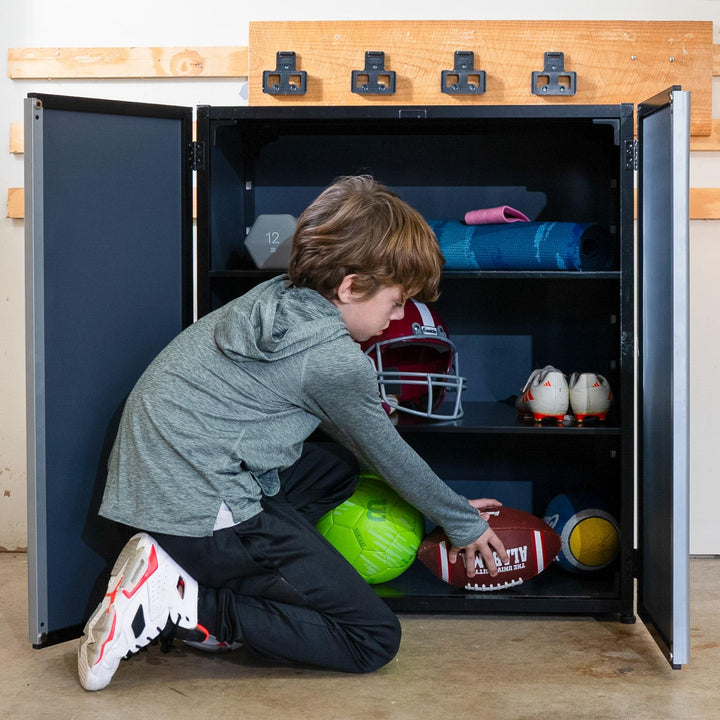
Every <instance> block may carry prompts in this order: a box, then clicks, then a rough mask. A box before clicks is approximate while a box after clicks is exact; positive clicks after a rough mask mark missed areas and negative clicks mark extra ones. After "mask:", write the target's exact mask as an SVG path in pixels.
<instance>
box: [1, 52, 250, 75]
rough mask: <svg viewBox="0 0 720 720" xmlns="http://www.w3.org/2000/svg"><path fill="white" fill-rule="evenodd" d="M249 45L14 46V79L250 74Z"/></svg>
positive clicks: (10, 68)
mask: <svg viewBox="0 0 720 720" xmlns="http://www.w3.org/2000/svg"><path fill="white" fill-rule="evenodd" d="M247 72H248V50H247V47H191V48H187V47H186V48H183V47H108V48H10V49H9V50H8V77H10V78H11V79H13V80H21V79H22V80H24V79H32V78H49V79H61V78H62V79H75V78H95V79H99V78H189V77H204V78H210V77H247Z"/></svg>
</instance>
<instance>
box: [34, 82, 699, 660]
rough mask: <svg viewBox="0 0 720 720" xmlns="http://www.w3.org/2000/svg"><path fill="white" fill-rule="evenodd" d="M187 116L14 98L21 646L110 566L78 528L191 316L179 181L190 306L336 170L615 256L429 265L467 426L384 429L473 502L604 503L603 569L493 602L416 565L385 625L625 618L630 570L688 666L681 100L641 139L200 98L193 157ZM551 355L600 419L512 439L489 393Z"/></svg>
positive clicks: (560, 126)
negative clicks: (610, 532) (114, 450)
mask: <svg viewBox="0 0 720 720" xmlns="http://www.w3.org/2000/svg"><path fill="white" fill-rule="evenodd" d="M189 119H190V111H189V110H187V109H183V108H163V107H160V106H147V105H136V104H127V103H116V102H107V101H88V100H81V99H77V98H61V97H57V96H32V97H30V98H29V99H28V101H27V115H26V122H27V130H26V133H27V134H26V136H27V137H28V138H30V139H31V141H30V143H29V145H30V149H31V151H30V153H28V158H27V163H28V173H29V174H28V179H27V183H26V188H27V189H28V190H29V192H28V191H26V192H28V208H27V212H26V218H28V221H27V225H28V248H29V251H30V257H29V263H28V323H29V324H28V328H29V332H28V342H29V353H28V358H29V378H30V388H29V408H30V413H29V450H30V453H29V455H30V460H29V483H30V526H31V538H30V561H31V588H30V602H31V619H30V639H31V642H32V643H33V644H35V645H43V644H46V643H49V642H53V641H57V640H59V639H65V638H67V637H70V636H72V635H73V634H75V635H76V634H79V632H80V630H81V625H82V622H83V619H84V612H85V606H86V605H87V603H88V597H89V596H90V594H91V589H92V586H93V584H94V583H95V582H96V580H98V578H99V577H101V574H102V570H103V568H104V566H105V564H106V563H107V562H111V558H108V557H103V555H108V554H109V553H108V552H104V551H103V543H105V545H107V541H106V533H107V532H108V529H107V527H106V526H105V525H104V523H103V522H102V521H101V520H98V519H96V518H95V516H94V513H95V511H96V509H97V505H98V503H99V493H100V492H101V490H102V481H103V468H104V460H105V457H106V454H107V451H108V443H110V442H111V441H112V433H113V421H114V420H115V421H116V418H114V415H115V414H116V412H117V410H118V408H119V406H120V405H121V403H122V399H123V397H124V396H125V394H126V393H127V392H129V390H130V389H131V387H132V385H133V383H134V381H135V379H136V378H137V377H138V376H139V374H140V372H142V370H143V369H144V367H145V365H146V364H147V363H148V362H149V361H150V360H151V359H152V357H153V356H154V355H155V353H156V352H157V351H158V350H159V349H160V347H162V346H163V345H164V344H165V342H166V341H167V340H168V339H169V338H170V337H171V336H172V335H174V334H175V333H176V332H177V331H178V330H179V329H180V328H181V327H182V326H183V325H185V324H187V323H188V322H189V321H190V317H189V315H188V309H187V308H188V304H189V302H190V301H189V294H188V293H189V288H190V287H191V283H190V279H191V276H190V270H189V268H190V267H191V263H190V255H191V247H190V243H189V241H188V238H189V230H188V228H189V227H190V217H189V201H188V200H189V191H188V188H189V182H190V179H189V178H190V176H191V172H192V171H193V169H195V170H197V197H198V202H197V255H196V257H197V275H196V302H197V313H198V315H203V314H205V313H207V312H209V311H210V310H212V309H214V308H216V307H219V306H220V305H221V304H223V303H225V302H227V301H228V300H230V299H232V298H233V297H236V296H237V295H239V294H241V293H243V292H244V291H246V290H247V289H249V288H250V287H252V286H253V285H255V284H256V283H258V282H260V281H262V280H264V279H266V278H267V277H269V276H270V275H271V274H272V271H261V270H258V269H256V268H255V267H254V265H253V264H252V262H251V260H250V259H249V257H248V256H247V254H246V252H245V250H244V245H243V240H244V237H245V234H246V232H247V231H248V230H249V228H250V227H251V226H252V224H253V222H254V221H255V219H256V218H257V217H258V216H259V215H261V214H272V213H281V214H292V215H296V216H297V215H299V214H300V213H301V212H302V210H303V209H304V208H305V207H306V206H307V205H308V203H309V202H311V201H312V200H313V199H314V198H315V197H316V196H317V194H318V193H319V192H320V191H321V190H322V188H324V187H325V186H326V185H327V184H328V183H329V182H330V181H331V180H332V179H333V178H334V177H336V176H339V175H344V174H356V173H363V172H367V173H370V174H373V175H374V176H375V177H377V178H378V179H379V180H381V181H382V182H384V183H385V184H387V185H389V186H391V187H392V188H394V189H395V190H396V191H397V192H398V193H399V194H400V195H401V196H402V197H403V198H405V199H406V200H407V201H408V202H410V203H411V204H413V205H414V206H415V207H416V208H417V209H418V210H420V212H422V213H423V214H424V216H425V217H426V218H428V219H462V217H463V216H464V213H465V212H466V211H467V210H470V209H474V208H480V207H491V206H495V205H499V204H508V205H511V206H514V207H518V208H519V209H522V210H523V211H524V212H526V214H529V215H530V216H531V219H536V220H547V221H566V222H597V223H599V224H601V225H603V226H605V227H606V228H607V229H609V230H610V232H611V234H612V238H613V244H614V251H615V253H614V262H613V264H612V265H611V266H610V267H609V268H607V269H603V270H592V271H590V270H580V271H565V270H563V271H559V270H542V271H527V270H516V271H512V270H504V271H446V272H445V273H444V274H443V279H442V296H441V299H440V301H439V303H438V307H439V309H440V311H441V314H442V315H443V316H444V318H445V320H446V322H447V325H448V328H449V331H450V334H451V337H452V338H453V339H454V340H455V342H456V343H457V344H458V346H459V348H460V352H461V361H460V372H461V374H463V375H465V376H466V377H467V378H468V391H467V393H466V395H465V400H464V405H465V415H464V417H463V418H462V419H461V420H458V421H454V422H447V423H418V422H407V421H404V420H402V419H401V420H400V421H399V423H398V425H397V430H398V432H400V433H402V434H403V435H404V436H405V438H406V439H407V441H408V442H409V443H410V444H412V445H413V446H414V447H416V448H417V450H418V452H420V454H421V455H423V456H424V457H425V459H426V460H427V461H428V462H429V463H430V464H431V465H432V466H433V467H434V468H435V469H436V471H437V472H438V474H440V476H441V477H443V479H445V481H446V482H448V483H450V484H451V485H453V487H456V488H457V489H458V490H459V491H460V492H462V493H463V494H465V495H468V496H471V497H473V496H474V497H477V496H496V497H499V498H500V499H501V500H503V501H504V502H505V503H506V504H510V505H516V506H518V507H523V508H524V509H527V510H530V511H531V512H533V513H534V514H536V515H542V514H543V511H544V507H545V505H546V504H547V502H548V500H549V499H550V498H551V497H552V496H553V495H555V494H557V493H559V492H567V491H570V490H594V491H600V492H602V493H603V494H604V495H605V496H606V497H608V498H609V499H610V500H611V502H612V503H613V504H614V508H615V512H616V514H617V517H618V520H619V523H620V528H621V537H620V554H619V558H618V560H617V561H616V563H615V564H614V565H613V566H611V568H609V569H608V570H605V571H603V572H600V573H597V574H594V575H587V576H582V575H570V574H568V573H565V572H563V571H562V570H560V569H558V568H556V567H552V566H551V567H550V568H548V569H547V570H546V571H545V572H543V573H542V574H541V575H540V576H539V577H538V578H536V579H534V580H533V581H531V582H529V583H526V584H525V585H522V586H520V587H519V588H513V589H512V590H509V591H505V592H496V593H472V592H465V591H461V590H457V589H454V588H451V587H449V586H446V585H444V584H442V583H441V582H440V581H438V580H436V579H435V578H433V577H432V576H430V575H429V573H427V572H426V571H425V570H424V568H422V567H420V566H419V564H418V563H416V564H415V565H414V566H413V567H412V568H411V569H410V570H409V571H408V572H406V573H405V574H403V575H402V576H401V577H399V578H398V579H396V580H395V581H392V582H391V583H387V584H386V585H384V586H378V588H377V589H378V592H379V593H380V594H381V595H382V596H383V597H385V599H386V601H387V602H388V603H389V604H390V605H391V606H392V607H394V608H395V609H397V610H399V611H423V612H441V611H449V612H530V613H584V614H606V613H611V614H615V615H617V616H618V617H619V618H620V619H622V620H623V621H626V622H632V621H634V618H635V615H634V613H635V590H634V579H635V577H636V576H637V577H638V579H639V583H638V587H639V590H638V611H639V613H640V615H641V617H642V618H643V620H645V622H646V623H647V624H648V626H649V627H650V629H651V631H652V632H653V633H654V634H655V636H656V638H657V639H658V642H659V644H660V645H661V647H662V648H663V650H664V652H665V653H666V655H667V656H668V658H669V660H670V662H671V663H672V664H673V665H675V666H680V665H682V664H684V663H685V662H687V660H688V636H689V628H688V621H687V606H688V598H687V573H688V568H687V553H688V548H687V392H686V390H687V157H688V127H689V95H688V93H684V92H682V91H680V90H679V89H678V88H674V89H672V90H669V91H666V92H665V93H663V94H661V95H659V96H658V97H657V98H654V99H653V100H651V101H649V102H648V103H646V104H645V105H643V106H641V107H640V108H639V109H638V114H637V123H638V130H639V134H638V137H639V142H638V143H636V142H635V140H634V123H635V121H636V117H635V115H634V112H633V106H632V105H624V104H623V105H613V106H562V105H559V106H558V105H552V106H547V107H537V106H533V107H515V106H500V107H498V106H496V107H491V106H473V107H427V108H426V107H389V106H384V107H376V106H372V107H331V108H329V107H293V108H290V107H286V108H283V107H278V108H259V107H256V108H248V107H208V106H201V107H199V108H198V110H197V138H198V140H197V142H196V143H191V142H190V139H189V134H188V128H189ZM135 126H137V130H136V129H135ZM106 141H109V142H110V145H111V147H110V149H101V148H103V147H104V144H105V142H106ZM175 143H177V144H175ZM166 145H167V146H170V145H172V146H173V147H172V149H171V148H170V147H166ZM638 148H639V149H638ZM76 156H79V157H80V158H81V159H82V160H83V164H82V165H80V166H78V165H77V164H75V161H74V158H75V157H76ZM128 158H130V160H128ZM638 165H639V167H637V168H636V166H638ZM636 169H637V170H638V171H639V172H637V173H636ZM636 175H637V176H638V177H639V179H640V183H639V185H640V192H639V196H638V197H639V202H640V206H639V207H640V212H639V216H638V225H639V227H640V230H641V242H640V243H639V244H638V247H637V252H636V245H635V241H634V237H635V233H634V227H633V225H634V223H633V221H634V214H633V203H634V180H635V177H636ZM648 180H649V181H650V182H648ZM106 210H107V211H108V212H109V214H108V215H107V220H104V219H103V218H104V217H105V211H106ZM88 218H92V222H88ZM108 229H111V230H112V232H106V231H107V230H108ZM275 272H277V271H275ZM181 278H182V279H181ZM183 308H184V309H183ZM636 317H637V318H638V321H637V322H636ZM78 337H79V338H81V340H80V341H78ZM638 339H640V340H641V342H638ZM638 358H639V362H638ZM545 364H552V365H555V366H556V367H559V368H560V369H562V370H564V371H565V372H567V373H571V372H573V371H576V370H577V371H592V372H600V373H602V374H604V375H606V376H607V377H608V378H609V380H610V383H611V385H612V388H613V393H614V395H615V404H614V406H613V409H612V413H611V415H610V417H609V418H608V421H607V422H606V423H602V424H596V425H587V426H585V427H579V426H577V425H570V426H561V427H549V426H540V427H536V426H533V425H526V424H523V423H520V422H518V421H517V418H516V411H515V410H514V407H513V406H512V404H511V403H509V402H506V400H507V398H508V396H510V395H512V394H513V393H517V392H518V390H519V389H520V386H521V385H522V383H523V382H524V381H525V379H526V378H527V376H528V375H529V373H530V371H531V370H532V369H534V368H536V367H542V366H543V365H545ZM670 378H673V380H672V382H671V381H670ZM669 388H670V389H669ZM636 408H637V409H638V412H637V417H638V418H639V425H637V426H636V420H635V418H636ZM636 437H637V438H638V442H637V443H636V440H635V438H636ZM636 453H637V455H638V456H641V458H642V459H641V461H640V463H639V465H640V469H641V475H640V482H639V483H638V487H639V490H638V491H637V492H636V483H635V477H636ZM636 500H637V501H638V502H639V505H638V507H639V512H638V518H637V519H636V517H635V505H636ZM636 531H637V536H638V539H639V540H638V544H637V547H636V541H635V536H636ZM104 538H105V540H104ZM59 563H62V566H63V568H64V569H63V571H62V572H58V571H57V569H56V568H57V567H58V565H59ZM99 582H100V584H101V581H99Z"/></svg>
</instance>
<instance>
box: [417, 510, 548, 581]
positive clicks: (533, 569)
mask: <svg viewBox="0 0 720 720" xmlns="http://www.w3.org/2000/svg"><path fill="white" fill-rule="evenodd" d="M488 512H489V514H490V519H489V521H488V522H489V524H490V527H491V528H492V529H493V530H494V531H495V533H496V535H497V536H498V538H500V541H501V542H502V543H503V545H504V546H505V550H507V554H508V562H507V563H505V564H503V563H502V562H501V560H500V558H499V557H498V556H497V554H496V555H495V564H496V565H497V569H498V574H497V575H496V576H495V577H490V575H489V574H488V571H487V569H486V568H485V566H484V565H483V562H482V559H481V558H480V557H479V556H478V557H477V558H476V559H475V569H476V574H475V576H474V577H472V578H470V577H468V576H467V573H466V570H465V556H464V554H463V553H461V554H460V555H458V559H457V561H456V562H455V563H454V564H453V563H451V562H450V560H449V558H448V554H449V551H450V548H451V547H452V543H451V542H450V540H448V537H447V535H445V533H444V532H443V530H442V529H441V528H436V529H435V530H433V531H432V532H431V533H430V534H429V535H427V536H426V537H425V538H424V539H423V541H422V543H421V544H420V547H419V548H418V554H417V556H418V559H419V560H420V562H422V564H423V565H425V566H426V567H427V568H428V569H429V570H430V571H431V572H432V573H433V574H434V575H436V576H437V577H439V578H440V579H441V580H444V581H445V582H446V583H449V584H450V585H455V586H456V587H461V588H464V589H465V590H474V591H478V592H487V591H492V590H507V589H508V588H511V587H515V586H516V585H520V584H521V583H523V582H525V581H526V580H529V579H530V578H533V577H535V576H536V575H538V574H540V573H541V572H542V571H543V570H544V569H545V568H546V567H547V566H548V565H549V564H550V563H551V562H552V561H553V560H554V559H555V558H556V557H557V554H558V553H559V552H560V547H561V542H560V536H559V535H558V534H557V533H556V532H555V531H554V530H553V529H552V528H551V527H550V526H549V525H548V524H547V523H546V522H545V521H544V520H541V519H540V518H538V517H535V516H534V515H531V514H530V513H527V512H525V511H523V510H517V509H515V508H509V507H499V508H492V509H490V510H488Z"/></svg>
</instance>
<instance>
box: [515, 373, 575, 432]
mask: <svg viewBox="0 0 720 720" xmlns="http://www.w3.org/2000/svg"><path fill="white" fill-rule="evenodd" d="M569 402H570V400H569V397H568V383H567V378H566V377H565V375H564V374H563V373H562V372H561V371H560V370H558V369H557V368H554V367H553V366H552V365H546V366H545V367H544V368H542V369H539V370H533V372H532V373H531V375H530V377H529V378H528V380H527V382H526V383H525V386H524V387H523V389H522V392H521V394H520V396H519V397H518V398H517V399H516V400H515V407H516V408H517V409H518V412H519V413H520V415H521V416H532V418H533V420H535V422H542V421H543V420H544V419H545V418H554V419H555V420H556V421H557V422H558V423H561V422H562V421H563V418H564V417H565V413H567V411H568V406H569Z"/></svg>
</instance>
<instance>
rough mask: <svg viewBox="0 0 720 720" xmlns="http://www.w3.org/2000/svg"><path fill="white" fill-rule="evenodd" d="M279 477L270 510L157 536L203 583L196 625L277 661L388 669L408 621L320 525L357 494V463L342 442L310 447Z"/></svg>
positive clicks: (265, 503)
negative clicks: (198, 531) (207, 529)
mask: <svg viewBox="0 0 720 720" xmlns="http://www.w3.org/2000/svg"><path fill="white" fill-rule="evenodd" d="M280 479H281V484H282V491H281V493H280V494H279V495H277V496H275V497H273V498H266V499H265V500H264V501H263V511H262V512H260V513H258V514H257V515H256V516H255V517H253V518H251V519H250V520H247V521H246V522H243V523H240V524H239V525H236V526H234V527H231V528H225V529H223V530H217V531H215V532H214V533H213V535H212V537H201V538H194V537H178V536H175V535H162V534H157V533H153V537H155V538H156V539H157V541H158V543H159V544H160V545H161V547H162V548H163V549H164V550H165V551H166V552H167V553H168V554H170V556H171V557H172V558H173V559H174V560H175V561H176V562H177V563H178V564H179V565H180V566H181V567H182V568H183V569H184V570H185V571H186V572H187V573H189V574H190V575H191V576H192V577H194V578H195V580H197V582H198V584H199V585H200V597H199V602H198V622H199V623H200V624H201V625H203V626H204V627H206V628H207V629H208V631H209V632H210V633H211V634H213V635H215V637H216V638H217V639H218V640H221V641H226V642H230V641H232V640H242V641H243V643H244V645H246V646H247V647H248V648H250V649H251V650H252V651H254V652H255V653H257V654H258V655H259V656H260V657H262V658H264V659H265V660H268V661H271V662H279V663H288V662H297V663H307V664H310V665H318V666H322V667H326V668H332V669H336V670H342V671H345V672H355V673H360V672H370V671H372V670H375V669H377V668H379V667H382V666H383V665H385V664H386V663H388V662H389V661H390V660H392V658H393V657H394V656H395V653H396V652H397V649H398V646H399V643H400V624H399V622H398V620H397V618H396V617H395V615H394V614H393V613H392V612H391V611H390V610H389V609H388V607H387V606H386V605H385V603H384V602H382V601H381V600H380V599H379V598H378V597H377V596H376V594H375V593H374V592H373V590H372V589H371V587H370V586H369V585H367V584H366V583H365V581H364V580H363V579H362V578H361V577H360V575H358V574H357V572H356V571H355V570H354V569H353V568H352V567H351V566H350V565H349V564H348V563H347V562H346V561H345V559H344V558H343V557H342V556H341V555H340V554H339V553H338V552H337V551H336V550H335V549H334V548H333V547H332V546H331V545H330V544H329V543H328V542H327V541H326V540H325V539H324V538H323V537H322V536H321V535H320V534H319V533H318V532H317V531H316V530H315V527H314V523H315V522H316V521H317V520H318V519H319V518H320V517H321V516H322V515H323V514H324V513H326V512H327V511H328V510H330V509H332V508H333V507H336V506H337V505H339V504H340V503H342V502H343V501H344V500H346V499H347V498H348V497H349V496H350V495H351V494H352V492H353V490H354V487H355V482H356V479H357V463H356V461H355V458H354V457H353V456H352V455H351V454H350V453H348V452H347V451H346V450H344V449H343V448H341V447H340V446H339V445H336V444H334V443H329V442H327V443H326V442H308V443H306V444H305V449H304V452H303V455H302V457H301V458H300V459H299V460H298V461H297V462H296V463H295V464H294V465H293V466H292V467H290V468H288V469H287V470H285V471H283V472H281V473H280Z"/></svg>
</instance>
